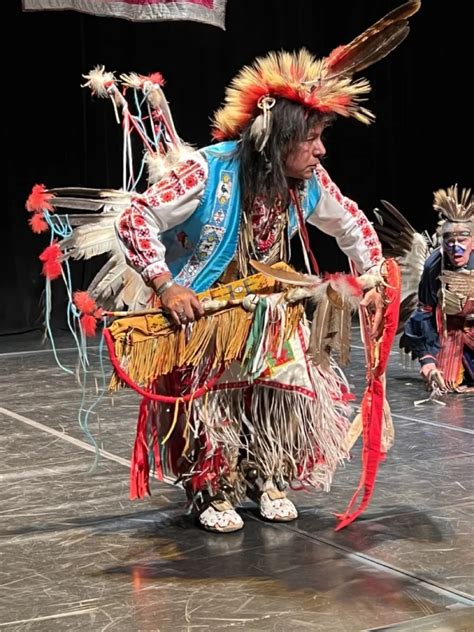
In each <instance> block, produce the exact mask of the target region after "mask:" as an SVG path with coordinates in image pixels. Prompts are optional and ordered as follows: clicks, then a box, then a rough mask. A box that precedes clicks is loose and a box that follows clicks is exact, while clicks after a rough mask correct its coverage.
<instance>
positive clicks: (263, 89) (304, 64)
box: [213, 0, 421, 151]
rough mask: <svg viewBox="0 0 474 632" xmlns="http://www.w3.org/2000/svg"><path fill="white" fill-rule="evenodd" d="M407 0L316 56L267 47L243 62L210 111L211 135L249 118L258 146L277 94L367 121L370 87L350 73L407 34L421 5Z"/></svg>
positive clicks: (229, 132) (235, 129) (237, 128)
mask: <svg viewBox="0 0 474 632" xmlns="http://www.w3.org/2000/svg"><path fill="white" fill-rule="evenodd" d="M420 4H421V2H420V0H410V1H409V2H406V3H405V4H403V5H402V6H400V7H398V8H397V9H395V10H393V11H391V12H390V13H389V14H387V15H386V16H385V17H383V18H382V19H381V20H379V21H378V22H376V23H375V24H374V25H373V26H371V27H370V28H369V29H367V30H366V31H364V32H363V33H362V34H361V35H359V36H358V37H356V38H355V39H354V40H353V41H352V42H350V43H349V44H346V45H344V46H339V47H338V48H336V49H334V50H333V51H332V52H331V53H330V55H329V56H328V57H325V58H324V59H321V60H317V59H315V58H314V57H313V56H312V55H311V54H310V53H309V52H308V51H307V50H305V49H302V50H300V51H299V52H297V53H288V52H278V53H276V52H271V53H269V54H268V55H267V56H266V57H260V58H258V59H256V60H255V62H254V63H253V64H252V65H251V66H245V67H244V68H243V69H242V70H241V71H240V72H239V73H238V74H237V76H236V77H235V78H234V79H233V80H232V82H231V84H230V86H229V87H228V88H227V90H226V94H225V99H224V105H223V106H222V107H221V108H220V109H219V110H218V111H217V112H216V113H215V115H214V121H213V137H214V138H215V139H216V140H226V139H233V138H238V137H239V136H240V133H241V132H242V130H243V129H244V128H245V127H247V125H248V124H249V123H250V122H251V121H252V120H253V123H252V128H251V131H252V136H253V137H254V139H255V145H256V148H257V149H258V150H259V151H261V150H262V149H263V147H264V146H265V143H266V141H267V140H268V136H269V135H270V133H271V110H272V108H273V106H274V104H275V100H276V99H278V98H284V99H288V100H290V101H294V102H296V103H300V104H301V105H302V106H304V107H305V108H308V109H309V110H316V111H318V112H320V113H321V114H322V115H324V114H339V115H341V116H347V117H354V118H356V119H358V120H359V121H361V122H363V123H366V124H367V123H370V122H371V121H372V120H373V119H374V116H373V114H372V113H371V112H370V111H369V110H367V109H366V108H364V107H363V106H362V105H361V102H362V101H363V100H364V96H365V95H366V94H367V93H368V92H369V91H370V84H369V82H368V81H367V80H366V79H358V80H353V75H354V74H355V73H356V72H359V71H360V70H363V69H364V68H367V67H368V66H370V65H372V64H373V63H375V62H376V61H378V60H379V59H382V58H383V57H385V56H386V55H388V53H390V52H391V51H392V50H393V49H394V48H396V47H397V46H398V45H399V44H400V43H401V42H402V41H403V40H404V39H405V37H406V36H407V35H408V32H409V25H408V18H409V17H410V16H411V15H413V14H414V13H416V12H417V11H418V9H419V8H420Z"/></svg>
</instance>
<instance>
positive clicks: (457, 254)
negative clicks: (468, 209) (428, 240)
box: [443, 223, 472, 268]
mask: <svg viewBox="0 0 474 632" xmlns="http://www.w3.org/2000/svg"><path fill="white" fill-rule="evenodd" d="M443 252H444V253H445V254H446V255H447V257H448V258H449V260H450V262H451V263H452V265H454V266H455V267H458V268H460V267H462V266H465V265H466V264H467V262H468V261H469V257H470V256H471V252H472V230H471V228H470V227H469V226H468V225H466V224H458V225H456V224H452V223H450V224H449V225H447V226H446V227H444V230H443Z"/></svg>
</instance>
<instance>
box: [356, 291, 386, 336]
mask: <svg viewBox="0 0 474 632" xmlns="http://www.w3.org/2000/svg"><path fill="white" fill-rule="evenodd" d="M360 305H361V307H363V308H364V309H365V311H366V314H367V316H368V321H369V323H370V331H369V335H370V337H371V338H372V340H377V339H378V338H380V336H381V335H382V330H383V310H384V307H385V303H384V299H383V296H382V295H381V294H380V292H378V291H377V289H376V288H372V289H371V290H369V291H368V292H367V293H366V295H365V296H364V298H363V299H362V301H361V303H360Z"/></svg>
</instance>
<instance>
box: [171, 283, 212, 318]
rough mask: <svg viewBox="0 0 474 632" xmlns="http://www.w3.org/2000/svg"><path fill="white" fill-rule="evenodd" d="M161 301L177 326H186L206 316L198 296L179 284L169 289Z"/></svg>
mask: <svg viewBox="0 0 474 632" xmlns="http://www.w3.org/2000/svg"><path fill="white" fill-rule="evenodd" d="M160 300H161V305H162V306H163V309H164V310H165V311H166V312H168V314H169V315H170V316H171V319H172V320H173V322H175V323H176V324H177V325H185V324H187V323H190V322H193V321H195V320H197V319H198V318H200V317H201V316H203V315H204V308H203V306H202V304H201V301H200V300H199V299H198V297H197V296H196V294H195V293H194V292H193V291H192V290H190V289H189V288H187V287H183V286H182V285H178V284H177V283H173V285H171V286H170V287H169V288H167V289H166V290H165V291H164V292H163V293H162V294H161V296H160Z"/></svg>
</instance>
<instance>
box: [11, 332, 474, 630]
mask: <svg viewBox="0 0 474 632" xmlns="http://www.w3.org/2000/svg"><path fill="white" fill-rule="evenodd" d="M354 342H355V345H356V347H355V348H354V349H353V364H352V365H351V369H350V370H349V371H348V374H349V377H350V380H351V381H352V382H354V383H355V385H356V386H358V387H359V392H360V385H361V380H360V378H361V377H362V378H363V371H362V364H363V362H362V348H361V347H360V346H357V345H358V344H359V343H357V341H356V340H355V341H354ZM61 343H62V345H63V346H65V347H66V349H63V350H62V351H61V352H60V358H61V360H62V361H63V363H64V364H65V365H67V366H69V367H73V366H74V357H75V355H74V353H73V351H72V350H68V347H70V342H69V341H68V340H67V339H63V340H62V341H61ZM0 354H1V355H0V360H1V369H0V371H1V373H0V427H1V444H0V454H1V460H0V480H1V481H2V486H1V488H0V499H1V507H0V516H1V526H0V531H1V537H2V540H1V545H0V556H1V566H0V587H1V591H0V599H1V603H0V608H1V612H0V628H5V629H6V630H8V631H14V630H15V631H25V630H35V631H41V632H43V631H44V632H54V631H56V630H93V631H101V632H105V631H106V630H107V631H109V632H112V631H113V632H135V631H137V632H141V631H161V632H171V631H177V632H181V631H183V632H184V631H191V630H192V631H194V630H196V631H197V632H206V631H211V630H233V629H243V630H255V631H260V630H261V631H270V630H273V631H285V632H286V631H288V632H293V631H299V630H301V631H302V632H305V631H310V630H324V631H328V632H332V631H334V632H356V631H359V630H394V631H395V630H410V631H411V630H413V631H420V632H421V631H423V632H425V631H427V630H437V631H442V632H448V631H451V630H453V631H468V630H469V631H472V630H474V614H473V613H474V601H473V599H474V598H473V597H472V595H473V592H474V590H473V588H474V587H473V583H474V582H473V579H474V554H473V550H472V535H473V521H472V518H473V514H474V495H473V468H472V465H473V458H474V444H473V433H474V398H473V397H470V398H468V397H464V398H463V397H460V396H450V397H449V398H447V399H446V400H445V401H446V406H444V407H443V406H437V405H435V404H428V405H425V406H422V407H414V406H413V401H414V400H416V399H421V398H423V397H424V393H423V390H422V387H421V382H420V378H419V377H418V373H417V371H416V369H415V368H414V367H404V366H402V364H401V362H400V359H399V356H398V354H397V353H394V355H393V358H392V360H391V365H390V372H389V379H388V388H389V399H390V402H391V405H392V412H393V416H394V421H395V424H396V443H395V447H394V448H393V449H392V451H391V452H390V453H389V455H388V457H387V459H386V461H385V463H383V464H382V466H381V471H380V474H379V479H378V483H377V487H376V490H375V495H374V498H373V500H372V503H371V506H370V508H369V509H368V511H367V512H366V513H365V515H364V517H363V519H359V520H358V521H357V522H356V523H354V524H353V525H351V526H350V527H348V528H347V529H345V530H343V531H342V532H339V533H335V531H334V526H335V521H334V518H333V513H335V512H339V511H341V510H343V509H344V508H345V506H346V504H347V501H348V499H349V498H350V496H351V495H352V492H353V491H354V489H355V487H356V485H357V482H358V477H359V473H360V462H359V458H358V454H359V453H358V451H357V450H355V452H354V454H355V458H354V459H353V461H352V462H351V463H349V464H348V465H347V466H346V467H345V469H343V470H341V471H339V472H338V474H337V475H336V479H335V484H334V487H333V491H332V493H331V494H324V493H317V492H314V493H305V492H301V493H293V494H292V497H293V499H294V500H295V502H296V503H297V505H298V507H299V509H300V518H299V519H298V520H297V521H296V522H294V523H291V524H287V525H279V526H275V525H272V524H269V523H265V522H263V521H261V520H259V519H258V517H257V516H256V514H255V513H254V510H253V508H252V505H251V504H248V505H244V506H243V507H242V515H243V517H244V520H245V528H244V530H243V531H241V532H238V533H234V534H228V535H212V534H208V533H205V532H203V531H201V530H199V529H196V528H195V527H194V526H193V525H192V523H191V521H190V519H189V518H188V517H186V516H183V501H184V494H183V492H182V490H180V489H179V488H175V487H173V486H171V485H169V484H166V483H158V482H154V484H153V496H152V497H151V498H149V499H147V500H145V501H139V502H133V503H132V502H130V501H129V500H128V472H127V466H128V460H129V455H130V449H131V445H132V440H133V436H134V426H135V420H136V415H137V405H138V396H136V395H134V394H133V393H130V392H122V393H120V394H119V395H115V396H114V397H113V398H111V397H110V395H107V396H106V397H104V398H103V399H102V400H101V401H100V403H99V404H98V405H97V407H96V408H95V409H94V410H93V411H92V413H91V415H90V420H89V426H90V429H91V431H92V433H93V435H94V436H95V437H96V439H97V440H98V441H99V443H100V444H101V446H102V447H103V449H104V450H105V451H106V452H105V453H104V454H103V455H102V456H101V458H100V460H99V463H98V464H97V466H96V467H95V468H94V467H93V466H94V453H93V448H91V446H90V444H89V443H88V441H87V438H86V437H85V435H84V433H83V432H82V430H81V428H80V427H79V423H78V421H77V410H78V409H79V407H80V403H81V392H80V389H79V388H78V387H77V385H76V383H75V381H74V378H73V377H72V376H70V375H67V374H65V373H63V372H61V370H59V369H58V368H57V367H56V365H55V363H54V358H53V354H52V353H51V351H50V350H48V348H47V347H41V346H40V343H39V339H38V335H37V334H28V335H23V336H17V337H3V338H0ZM90 358H91V364H92V367H93V368H95V367H97V365H98V351H97V348H94V349H93V351H92V352H91V355H90ZM90 382H91V385H92V386H91V390H93V386H94V377H93V375H91V380H90ZM89 401H90V392H89V399H88V400H87V402H89ZM87 402H86V403H85V406H87V405H88V403H87ZM91 449H92V452H91Z"/></svg>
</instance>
